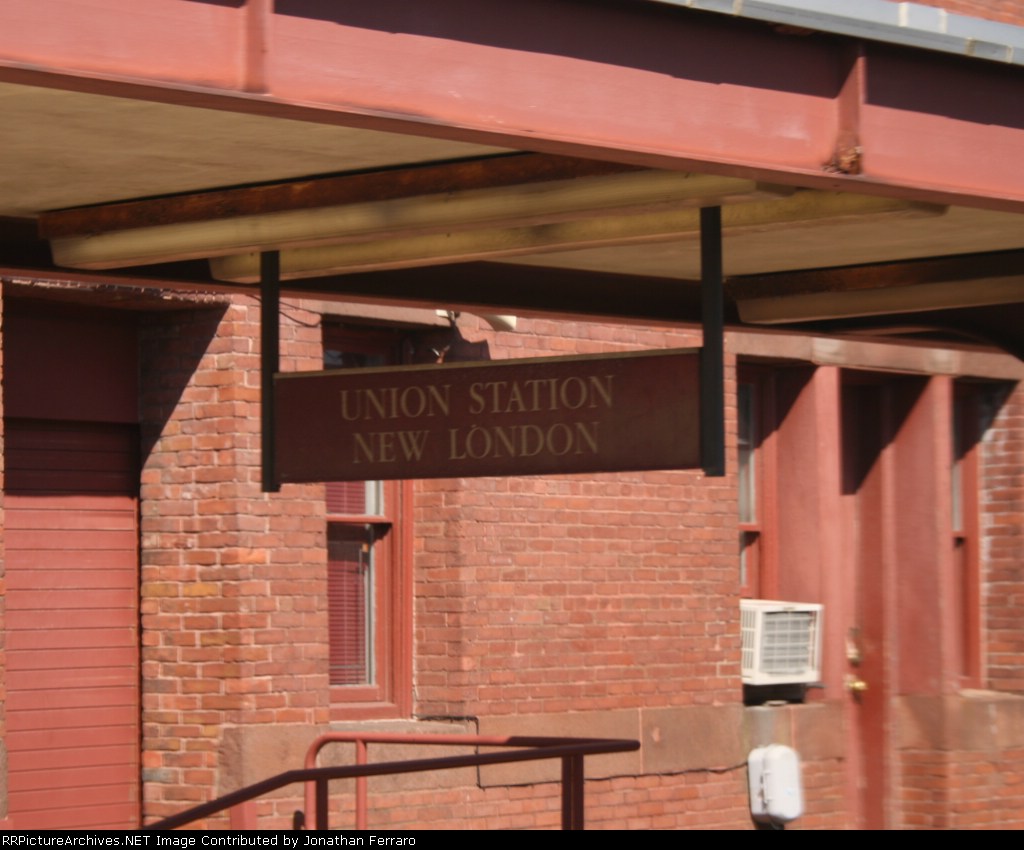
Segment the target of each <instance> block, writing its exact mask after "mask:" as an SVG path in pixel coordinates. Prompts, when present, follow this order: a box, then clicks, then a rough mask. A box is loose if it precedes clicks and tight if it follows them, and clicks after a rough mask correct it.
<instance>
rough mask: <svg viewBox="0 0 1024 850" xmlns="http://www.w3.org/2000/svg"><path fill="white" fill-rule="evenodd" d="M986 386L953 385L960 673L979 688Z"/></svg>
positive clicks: (952, 473) (952, 479)
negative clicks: (981, 485)
mask: <svg viewBox="0 0 1024 850" xmlns="http://www.w3.org/2000/svg"><path fill="white" fill-rule="evenodd" d="M981 390H982V387H981V386H980V385H978V384H968V383H963V382H958V383H956V384H954V385H953V410H952V448H953V457H952V465H951V469H950V485H951V488H952V492H951V494H950V496H951V499H950V503H951V506H952V516H951V527H952V531H953V539H952V545H953V565H954V569H955V570H956V583H957V594H958V598H959V599H960V600H961V604H960V607H959V611H958V612H957V613H958V616H959V623H958V627H959V628H958V631H959V638H960V640H959V644H960V673H961V677H962V680H961V682H962V685H963V687H975V688H977V687H981V622H980V616H981V584H980V575H979V569H980V568H979V564H978V522H979V520H978V512H979V505H978V440H979V436H980V432H981V404H980V401H981V399H980V396H981Z"/></svg>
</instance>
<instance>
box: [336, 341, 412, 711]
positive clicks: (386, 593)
mask: <svg viewBox="0 0 1024 850" xmlns="http://www.w3.org/2000/svg"><path fill="white" fill-rule="evenodd" d="M401 353H402V337H401V335H400V334H398V333H397V332H393V331H388V330H368V329H362V328H353V327H345V326H342V325H326V324H325V326H324V365H325V367H327V368H361V367H368V366H385V365H389V364H395V363H399V362H401ZM410 498H411V489H410V485H409V484H408V483H407V482H402V481H337V482H329V483H328V484H327V485H326V502H327V599H328V629H329V653H328V655H329V660H328V669H329V676H330V685H331V698H332V702H333V704H334V715H335V716H336V717H337V718H339V719H345V718H353V719H354V718H359V719H367V718H377V717H397V716H404V715H408V713H409V711H410V709H411V682H412V663H411V652H412V584H411V563H410V561H411V552H412V546H411V535H410V527H409V526H410V523H409V522H408V521H407V520H406V518H407V517H408V516H409V515H410V512H409V501H410Z"/></svg>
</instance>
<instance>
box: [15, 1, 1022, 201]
mask: <svg viewBox="0 0 1024 850" xmlns="http://www.w3.org/2000/svg"><path fill="white" fill-rule="evenodd" d="M858 55H859V57H860V58H859V59H858ZM0 80H7V81H13V82H23V83H33V84H38V85H49V86H57V87H61V88H70V89H78V90H83V91H92V92H105V93H112V94H119V95H123V96H127V97H137V98H142V99H156V100H166V101H170V102H177V103H185V104H194V105H200V106H206V107H212V108H218V109H227V110H241V111H248V112H258V113H262V114H269V115H279V116H283V117H292V118H302V119H304V120H310V121H318V122H327V123H340V124H346V125H352V126H358V127H369V128H374V129H381V130H393V131H398V132H409V133H414V134H421V135H429V136H439V137H446V138H452V139H459V140H467V141H475V142H483V143H491V144H498V145H502V146H507V147H512V148H524V149H529V150H540V151H551V152H556V153H568V154H575V155H584V156H595V157H599V158H605V159H611V160H620V161H626V162H634V163H639V164H644V165H651V166H657V167H668V168H676V169H692V170H700V171H707V172H717V173H726V174H740V175H747V176H754V177H757V178H759V179H770V180H777V181H779V182H787V183H795V184H798V185H805V186H812V187H816V188H835V189H842V190H847V191H861V192H870V193H877V194H886V195H895V196H900V197H908V198H915V199H920V200H929V201H938V202H947V203H949V202H952V203H967V204H971V205H976V206H984V207H990V208H996V209H1007V210H1017V211H1020V210H1024V168H1021V167H1020V164H1019V157H1020V155H1021V153H1022V152H1024V96H1022V95H1024V86H1022V80H1024V74H1022V72H1021V71H1019V70H1017V69H1014V68H1010V67H1007V66H1001V65H997V64H995V63H990V62H983V61H979V60H968V59H963V58H959V57H951V56H947V55H940V54H935V53H928V52H925V51H918V50H912V49H909V48H907V49H900V48H895V47H884V46H881V45H877V44H858V43H856V42H854V41H852V40H850V39H843V38H839V37H832V36H826V35H819V34H811V35H806V34H804V35H799V34H791V33H780V32H776V31H775V30H773V29H772V28H770V27H768V26H767V25H761V24H753V23H750V22H745V21H739V20H733V19H730V18H727V17H725V16H716V15H708V14H703V13H697V12H693V11H691V10H686V9H680V8H674V7H666V6H660V5H656V4H638V3H633V4H625V3H623V4H615V3H600V4H592V3H581V2H578V0H519V2H516V3H515V4H509V3H507V2H498V0H475V2H472V3H467V2H465V0H431V2H430V3H422V2H415V0H376V2H374V3H365V4H364V3H358V4H357V3H337V2H333V0H276V2H271V0H250V2H248V3H244V4H243V3H242V2H241V0H217V2H214V0H210V2H204V0H141V2H140V0H89V2H84V0H5V2H4V4H3V6H2V7H0ZM858 148H859V156H858V155H857V150H856V149H858ZM183 155H187V154H183ZM837 167H838V168H839V169H840V170H842V169H850V170H852V171H857V170H858V169H859V171H860V173H859V174H858V173H851V174H846V173H837V172H836V168H837Z"/></svg>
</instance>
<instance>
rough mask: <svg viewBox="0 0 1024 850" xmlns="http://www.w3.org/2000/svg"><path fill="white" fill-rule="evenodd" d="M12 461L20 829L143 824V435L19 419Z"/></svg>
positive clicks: (13, 754) (12, 648)
mask: <svg viewBox="0 0 1024 850" xmlns="http://www.w3.org/2000/svg"><path fill="white" fill-rule="evenodd" d="M5 460H6V488H5V489H6V498H5V508H6V523H5V524H6V557H7V624H6V628H7V664H8V668H7V745H8V764H9V773H8V786H9V817H10V820H11V825H12V826H13V827H14V828H16V829H35V828H66V827H72V828H121V829H128V828H133V827H137V826H138V824H139V696H138V694H139V648H138V645H139V640H138V619H139V609H138V525H137V513H138V503H137V491H138V472H137V449H136V437H135V429H134V428H133V427H130V426H117V425H93V424H80V423H56V422H47V423H42V422H24V421H22V422H19V421H16V420H14V421H12V420H8V422H7V429H6V449H5Z"/></svg>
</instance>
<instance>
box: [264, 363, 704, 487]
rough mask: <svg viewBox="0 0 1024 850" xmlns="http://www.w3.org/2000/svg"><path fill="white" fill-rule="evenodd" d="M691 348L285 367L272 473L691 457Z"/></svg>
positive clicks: (492, 468) (686, 461)
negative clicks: (362, 365) (288, 370)
mask: <svg viewBox="0 0 1024 850" xmlns="http://www.w3.org/2000/svg"><path fill="white" fill-rule="evenodd" d="M697 361H698V354H697V352H696V351H693V350H671V351H657V352H632V353H628V354H617V355H607V356H606V355H597V356H593V357H564V358H561V357H558V358H550V357H549V358H541V359H536V360H502V361H491V362H485V363H472V364H451V365H440V366H433V365H431V366H406V367H400V368H388V369H345V370H338V371H331V372H313V373H309V372H306V373H284V374H281V375H278V376H277V379H276V396H277V397H276V408H277V420H276V427H277V439H276V443H277V468H278V474H279V476H280V480H281V481H283V482H301V481H359V480H364V479H378V478H382V479H383V478H458V477H474V476H481V475H543V474H553V473H573V472H615V471H623V470H643V469H691V468H696V467H699V466H700V447H699V442H700V439H699V412H698V391H699V380H700V379H699V374H698V362H697Z"/></svg>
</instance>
